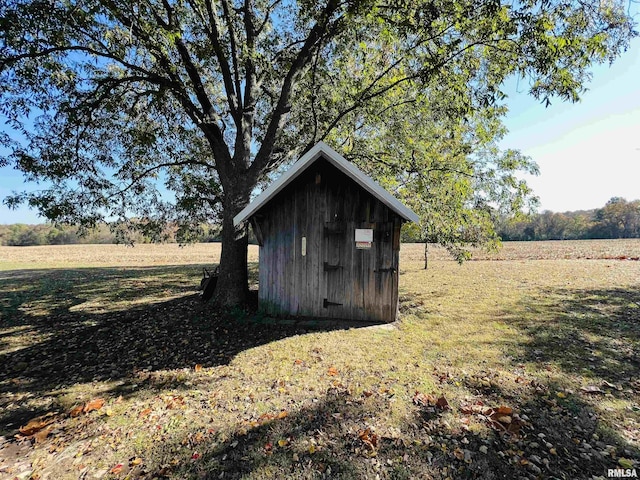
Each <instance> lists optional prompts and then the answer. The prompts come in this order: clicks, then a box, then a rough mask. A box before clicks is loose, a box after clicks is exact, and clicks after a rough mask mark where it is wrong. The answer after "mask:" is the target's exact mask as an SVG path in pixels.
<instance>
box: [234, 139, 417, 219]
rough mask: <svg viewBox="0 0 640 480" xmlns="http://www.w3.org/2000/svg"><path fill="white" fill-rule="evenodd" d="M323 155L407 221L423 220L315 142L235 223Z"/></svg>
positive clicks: (254, 210)
mask: <svg viewBox="0 0 640 480" xmlns="http://www.w3.org/2000/svg"><path fill="white" fill-rule="evenodd" d="M320 157H322V158H325V159H326V160H328V161H329V162H330V163H331V164H332V165H334V166H335V167H336V168H337V169H338V170H340V171H341V172H342V173H344V174H345V175H347V176H348V177H349V178H351V179H352V180H353V181H354V182H356V183H357V184H358V185H360V186H361V187H362V188H364V189H365V190H366V191H367V192H369V193H370V194H371V195H373V196H374V197H375V198H377V199H378V200H380V201H381V202H382V203H384V204H385V205H386V206H387V207H389V208H390V209H391V210H392V211H394V212H395V213H397V214H398V215H399V216H400V217H402V218H404V219H405V220H407V221H411V222H416V223H417V222H418V221H419V220H420V219H419V217H418V215H416V214H415V213H414V212H413V211H411V210H410V209H409V208H408V207H406V206H405V205H403V204H402V203H401V202H400V201H399V200H398V199H397V198H396V197H394V196H393V195H391V194H390V193H389V192H388V191H386V190H385V189H384V188H382V187H381V186H380V185H379V184H378V183H376V182H375V181H374V180H373V179H372V178H371V177H369V176H368V175H367V174H366V173H364V172H363V171H362V170H360V169H359V168H358V167H356V166H355V165H353V164H352V163H351V162H349V161H348V160H347V159H346V158H344V157H343V156H342V155H340V154H339V153H338V152H336V151H335V150H334V149H333V148H331V147H330V146H329V145H327V144H326V143H324V142H322V141H320V142H318V143H316V144H315V145H314V146H313V147H312V148H311V149H310V150H309V151H308V152H307V153H305V154H304V155H302V157H300V158H299V159H298V161H296V162H295V163H294V164H293V165H291V167H290V168H289V169H288V170H287V171H286V172H285V173H283V174H282V175H281V176H280V177H279V178H278V179H277V180H276V181H274V182H273V183H272V184H271V185H270V186H269V187H268V188H267V189H266V190H264V191H263V192H262V193H261V194H260V195H258V196H257V197H256V198H255V199H254V200H253V201H252V202H251V203H249V205H247V206H246V207H245V208H244V209H243V210H242V211H241V212H240V213H238V214H237V215H236V216H235V217H234V218H233V224H234V225H239V224H240V223H242V222H244V221H245V220H247V219H249V218H250V217H251V216H252V215H254V214H255V213H256V212H257V211H258V210H260V208H262V207H263V206H264V205H265V204H267V203H268V202H269V201H270V200H271V199H272V198H273V197H275V196H276V195H277V194H278V193H279V192H280V191H281V190H283V189H284V188H285V187H286V186H287V185H289V184H290V183H291V182H292V181H293V180H295V179H296V178H297V177H298V176H299V175H300V174H301V173H302V172H304V171H305V170H306V169H307V167H308V166H310V165H311V164H313V163H314V162H315V161H316V160H318V159H319V158H320Z"/></svg>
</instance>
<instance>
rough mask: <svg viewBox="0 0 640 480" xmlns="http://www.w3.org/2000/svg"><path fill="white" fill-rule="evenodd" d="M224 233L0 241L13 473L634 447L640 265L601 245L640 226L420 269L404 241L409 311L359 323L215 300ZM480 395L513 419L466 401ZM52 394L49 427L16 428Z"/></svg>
mask: <svg viewBox="0 0 640 480" xmlns="http://www.w3.org/2000/svg"><path fill="white" fill-rule="evenodd" d="M216 248H217V247H215V246H213V245H211V244H208V245H197V246H194V247H188V248H187V249H179V247H177V246H172V245H167V246H160V247H158V246H148V245H141V246H137V247H135V248H134V249H131V248H128V249H125V248H124V247H115V246H109V248H105V247H103V246H100V247H91V246H76V247H37V248H33V249H31V248H28V249H20V250H18V249H8V248H2V249H0V265H1V266H0V269H4V270H5V271H4V272H0V298H1V299H2V300H0V301H1V302H2V303H0V312H1V315H2V316H1V317H0V359H1V361H0V391H1V392H2V395H3V397H2V400H0V407H2V410H0V435H5V436H6V438H7V442H5V443H4V445H2V446H0V475H8V478H13V476H14V475H20V474H21V473H22V474H27V476H26V477H24V478H28V475H30V474H31V473H33V474H34V475H35V476H36V477H37V478H42V479H44V478H56V479H57V478H79V477H82V478H93V477H100V476H107V477H120V478H124V477H125V476H126V475H129V476H130V477H131V478H137V477H144V478H153V477H154V476H155V477H156V478H157V477H163V476H164V477H168V478H203V477H207V478H209V477H211V478H240V477H243V478H283V477H288V478H375V477H376V476H380V478H390V479H391V478H394V479H399V478H551V477H555V478H591V477H592V476H593V475H595V476H606V468H615V467H616V465H618V466H619V465H621V463H619V462H623V463H624V461H630V462H634V461H635V462H638V460H640V454H639V450H638V449H639V447H640V431H639V424H640V405H639V398H640V397H639V395H640V382H639V380H638V379H639V377H640V363H639V361H638V358H639V357H640V294H639V293H638V292H639V290H640V264H639V263H638V262H636V261H626V260H614V259H606V257H612V258H617V257H622V256H625V257H631V256H634V254H635V255H636V256H637V254H638V252H640V242H638V241H624V242H616V241H613V242H552V243H549V244H546V243H543V242H532V243H523V244H507V245H506V246H505V250H503V252H501V253H499V254H498V256H499V257H496V256H495V255H494V256H493V257H491V258H493V259H495V258H500V256H501V258H505V259H507V260H504V261H493V260H484V259H481V260H478V261H473V262H468V263H466V264H464V265H462V266H459V265H458V264H456V263H455V262H453V261H450V260H446V257H444V256H442V255H441V253H442V252H438V251H434V249H432V252H433V254H434V255H433V256H432V257H431V258H432V259H433V261H432V262H431V264H430V265H431V266H430V269H429V270H427V271H425V270H423V269H422V268H421V266H422V261H421V254H422V247H421V246H420V245H415V246H414V245H404V246H403V250H402V258H401V281H400V290H401V292H400V293H401V305H400V310H401V319H400V321H399V322H398V324H397V325H395V326H394V327H393V328H391V329H388V328H360V329H350V330H305V329H304V328H302V327H300V326H295V325H280V324H279V325H273V324H268V323H265V322H264V321H263V320H261V319H260V318H247V317H246V316H245V315H244V314H242V312H230V313H229V314H220V313H219V312H218V313H215V312H213V311H211V310H210V309H209V308H206V307H203V306H202V305H201V304H199V303H198V300H197V297H196V296H195V292H194V287H195V286H196V285H197V283H198V278H199V274H200V272H199V268H198V266H199V265H203V264H206V265H210V264H211V263H212V262H214V261H215V258H216V256H215V255H216V253H215V252H217V250H216ZM118 249H120V250H118ZM138 249H139V250H138ZM14 252H15V253H14ZM74 252H75V253H74ZM212 252H213V254H212ZM18 255H19V256H18ZM251 255H255V250H254V251H253V253H252V254H251ZM603 257H605V258H604V259H603ZM94 258H95V260H93V259H94ZM484 258H486V257H484ZM587 258H594V259H593V260H586V259H587ZM595 258H600V259H595ZM533 259H536V260H533ZM252 260H253V261H255V256H252ZM168 265H173V266H168ZM54 267H55V268H54ZM24 268H38V269H39V270H37V271H31V270H22V269H24ZM253 271H254V274H255V266H254V269H253ZM196 365H201V366H202V368H201V369H200V367H197V368H196ZM605 382H606V383H605ZM581 387H597V388H598V389H599V390H601V393H584V392H583V391H582V390H581ZM416 391H419V392H421V393H427V394H432V395H434V396H436V397H437V396H440V395H443V396H445V397H446V398H447V400H448V402H449V404H450V405H451V407H452V408H451V410H447V411H440V410H439V409H437V408H431V407H424V406H420V405H416V404H414V402H413V401H412V399H413V397H414V394H415V392H416ZM96 397H101V398H104V399H105V400H106V403H105V405H104V406H103V407H102V408H101V409H99V410H96V411H93V412H90V413H87V414H83V415H79V416H76V417H71V416H69V412H70V411H71V410H72V408H73V407H74V406H76V405H79V404H82V403H83V402H87V401H89V400H91V399H93V398H96ZM479 402H482V403H484V404H485V405H487V406H492V407H497V406H499V405H506V406H509V407H511V408H513V409H514V410H515V411H516V412H517V413H518V414H519V415H520V416H521V418H522V419H524V420H523V425H522V428H521V431H520V434H519V435H517V436H513V435H501V434H499V433H498V432H497V431H495V430H494V429H492V428H491V424H490V423H489V422H488V421H487V420H485V419H484V418H483V417H481V416H480V415H477V414H469V413H465V412H467V411H468V410H467V409H466V408H465V407H468V406H470V405H472V404H478V403H479ZM46 414H52V415H51V416H50V417H49V418H50V419H52V420H53V423H52V424H51V425H50V427H51V428H50V430H49V431H48V432H47V435H46V436H44V435H42V437H43V438H41V439H37V438H33V437H32V438H26V439H23V440H21V441H18V440H16V439H13V438H12V435H14V434H15V433H16V432H17V428H18V427H19V426H21V425H25V424H26V423H27V421H28V420H29V419H31V418H33V417H35V416H38V415H46ZM494 427H496V425H494ZM46 428H49V427H46ZM367 429H369V430H368V431H369V432H371V433H367ZM42 431H46V429H43V430H42ZM373 440H375V442H372V441H373ZM367 442H368V443H367ZM374 443H375V444H374ZM620 459H623V460H620ZM118 465H122V466H121V467H119V468H116V467H118ZM636 466H637V464H636ZM110 471H113V473H109V472H110Z"/></svg>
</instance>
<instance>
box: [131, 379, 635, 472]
mask: <svg viewBox="0 0 640 480" xmlns="http://www.w3.org/2000/svg"><path fill="white" fill-rule="evenodd" d="M547 387H548V389H549V391H553V390H554V389H555V386H554V385H547ZM501 396H502V395H501V392H500V391H499V388H495V389H494V391H493V392H492V393H491V395H490V396H489V397H487V396H483V395H479V396H478V399H483V400H484V401H485V402H486V405H493V404H492V402H493V398H499V397H501ZM398 401H404V402H410V400H407V399H406V398H405V399H402V400H401V399H393V398H392V397H390V396H388V395H386V394H384V393H379V392H374V393H373V394H372V395H364V394H362V395H352V394H351V393H350V391H349V389H348V388H346V387H344V386H339V387H338V388H329V389H328V391H327V393H326V395H324V396H322V397H321V398H320V399H316V401H315V402H314V403H312V404H310V405H309V404H307V405H306V406H305V407H302V408H300V409H299V410H297V411H294V412H273V414H271V415H263V416H261V417H257V418H255V419H247V420H245V421H243V422H241V423H239V424H238V426H237V428H236V430H235V433H233V434H232V435H231V436H225V437H222V436H218V435H217V433H216V432H213V433H212V434H204V435H203V434H201V433H200V434H199V433H198V432H192V434H190V435H189V436H188V437H187V439H184V440H182V441H181V442H178V440H179V439H177V438H174V439H171V441H168V442H165V443H163V444H161V445H155V446H154V450H153V451H151V452H147V455H146V456H145V458H146V461H145V464H144V465H140V466H132V465H129V466H128V467H127V466H125V471H124V472H122V474H123V475H124V474H130V475H131V476H133V477H141V478H157V477H167V478H182V479H187V478H194V479H196V478H225V479H240V478H246V479H253V478H255V479H265V478H293V479H298V478H299V479H302V478H305V479H306V478H331V479H333V478H337V479H363V478H367V479H368V478H383V479H413V478H432V479H440V478H461V479H483V480H492V479H512V478H519V479H532V480H534V479H539V478H558V479H561V478H562V479H574V478H591V477H592V475H596V476H600V475H606V471H607V468H616V464H617V458H618V457H619V456H622V455H627V456H630V457H631V458H634V455H635V457H637V456H638V451H637V449H632V450H631V451H630V450H629V449H630V448H631V447H629V445H628V443H627V442H626V441H625V440H624V439H623V438H621V437H619V436H615V435H611V436H610V437H608V438H603V440H604V441H606V442H607V443H611V444H612V445H614V446H615V448H614V450H613V453H614V455H615V456H613V457H612V456H611V455H610V454H609V453H607V454H606V455H604V454H602V453H600V450H601V449H600V448H599V447H598V445H597V444H596V443H598V444H602V445H604V443H603V442H599V441H598V442H596V441H594V440H593V439H592V434H593V433H594V432H595V431H596V418H597V415H596V414H595V412H594V410H593V409H592V407H591V406H590V405H589V404H588V403H586V402H583V401H582V400H581V399H580V398H577V397H576V398H573V399H556V398H552V397H550V396H549V395H547V394H538V393H535V391H534V389H531V390H530V391H529V392H527V393H526V394H524V395H523V396H522V397H521V398H520V399H519V402H518V403H516V404H512V405H511V406H512V407H513V408H514V411H515V412H519V414H520V415H526V417H527V418H528V419H529V420H528V421H527V422H525V423H524V425H523V426H522V428H521V429H520V431H519V432H518V433H517V434H515V435H513V434H504V433H501V431H500V430H499V429H494V428H492V427H491V426H490V422H488V421H487V419H486V418H485V417H482V416H481V415H476V414H465V413H463V410H462V408H461V406H460V405H454V406H453V410H452V411H442V410H438V409H436V410H435V411H429V412H425V410H424V408H423V407H420V406H416V405H410V406H409V409H408V410H409V412H408V415H407V416H406V417H405V418H403V419H396V420H395V422H396V423H395V425H393V426H389V423H388V422H389V419H390V417H392V416H391V415H390V414H389V411H390V410H392V409H393V407H392V404H393V403H394V402H398ZM493 406H494V407H497V406H498V404H495V405H493ZM576 411H579V412H580V415H575V412H576ZM525 412H526V413H525ZM589 442H590V443H591V444H592V445H590V446H589V448H587V447H586V445H587V444H588V443H589ZM552 449H553V452H554V453H552ZM629 453H631V455H629Z"/></svg>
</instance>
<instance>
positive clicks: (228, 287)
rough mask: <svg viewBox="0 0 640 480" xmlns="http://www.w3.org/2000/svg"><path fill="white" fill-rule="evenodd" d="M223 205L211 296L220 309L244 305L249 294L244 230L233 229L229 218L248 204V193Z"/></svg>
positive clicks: (232, 198)
mask: <svg viewBox="0 0 640 480" xmlns="http://www.w3.org/2000/svg"><path fill="white" fill-rule="evenodd" d="M226 199H227V200H225V201H223V214H222V253H221V256H220V276H219V277H218V284H217V286H216V291H215V294H214V300H215V302H216V304H218V305H219V306H223V307H233V306H240V305H244V304H246V302H247V294H248V291H249V284H248V275H247V247H248V244H249V237H248V232H247V227H246V226H244V225H241V226H239V227H234V225H233V217H234V216H235V215H236V214H238V213H239V212H240V211H241V210H242V209H243V208H244V207H245V206H246V205H247V204H248V202H249V193H248V192H241V193H240V194H239V195H235V196H231V195H227V196H226Z"/></svg>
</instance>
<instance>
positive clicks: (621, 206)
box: [497, 197, 640, 241]
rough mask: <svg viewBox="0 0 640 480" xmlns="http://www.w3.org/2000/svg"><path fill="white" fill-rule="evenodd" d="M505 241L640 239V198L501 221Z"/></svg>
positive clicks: (501, 236)
mask: <svg viewBox="0 0 640 480" xmlns="http://www.w3.org/2000/svg"><path fill="white" fill-rule="evenodd" d="M497 232H498V235H499V236H500V238H502V240H504V241H509V240H586V239H595V238H605V239H606V238H640V200H634V201H631V202H628V201H626V200H625V199H624V198H619V197H614V198H612V199H611V200H609V201H608V202H607V204H606V205H605V206H604V207H602V208H598V209H595V210H579V211H576V212H564V213H554V212H550V211H545V212H542V213H539V214H536V215H531V216H529V217H527V218H526V219H524V220H521V221H509V222H501V223H500V224H499V225H498V228H497Z"/></svg>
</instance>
